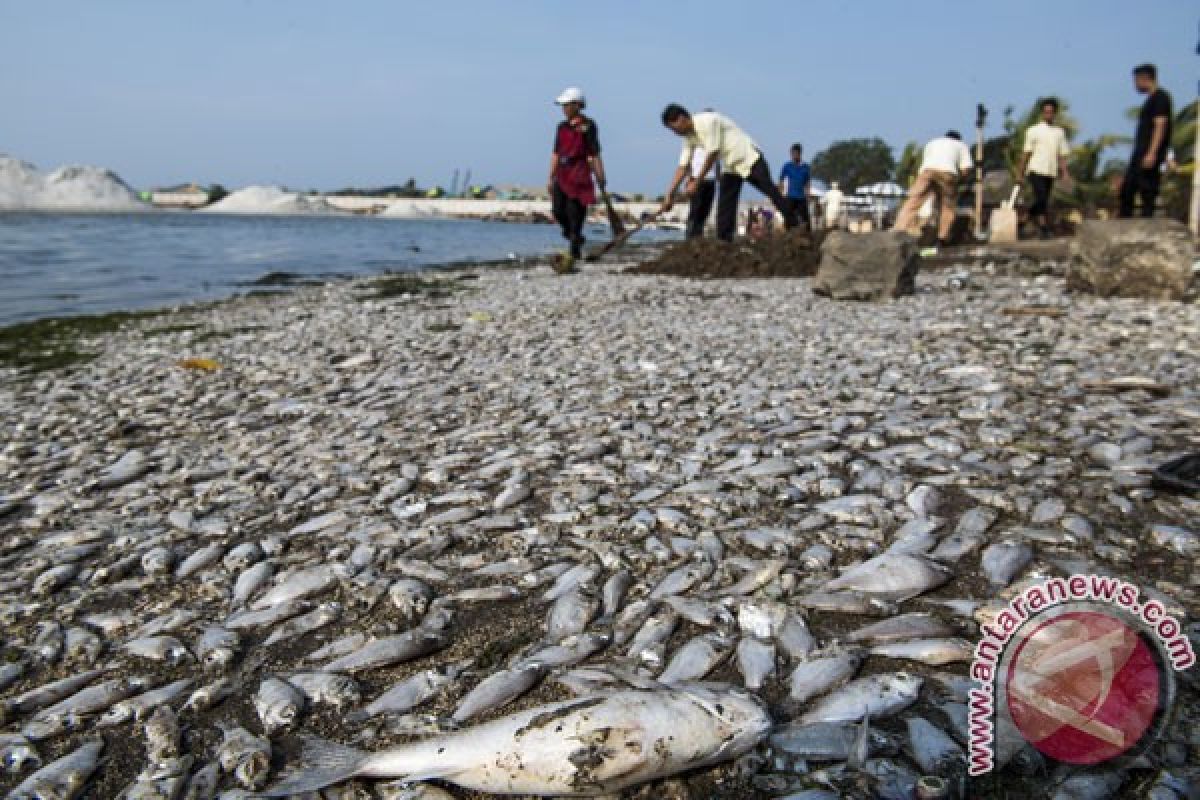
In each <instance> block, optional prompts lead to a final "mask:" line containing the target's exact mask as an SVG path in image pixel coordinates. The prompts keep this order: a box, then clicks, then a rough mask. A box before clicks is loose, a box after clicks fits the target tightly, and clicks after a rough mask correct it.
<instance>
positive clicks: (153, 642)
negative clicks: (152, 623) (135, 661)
mask: <svg viewBox="0 0 1200 800" xmlns="http://www.w3.org/2000/svg"><path fill="white" fill-rule="evenodd" d="M121 649H122V650H124V651H125V652H127V653H129V654H130V655H132V656H137V657H138V658H146V659H149V660H151V661H164V662H166V663H168V664H172V665H175V664H182V663H183V662H184V661H190V660H191V658H192V654H191V652H190V651H189V650H188V649H187V648H186V647H185V646H184V644H183V642H181V641H179V640H178V639H176V638H175V637H174V636H145V637H143V638H141V639H133V640H130V641H128V642H126V643H125V644H123V645H121Z"/></svg>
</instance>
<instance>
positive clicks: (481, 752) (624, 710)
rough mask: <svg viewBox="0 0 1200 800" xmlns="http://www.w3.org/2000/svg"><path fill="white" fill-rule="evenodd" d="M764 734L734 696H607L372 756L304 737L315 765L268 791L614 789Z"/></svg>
mask: <svg viewBox="0 0 1200 800" xmlns="http://www.w3.org/2000/svg"><path fill="white" fill-rule="evenodd" d="M769 728H770V719H769V718H768V717H767V715H766V712H765V711H764V710H763V708H762V706H761V705H759V703H758V701H757V700H755V699H754V698H753V697H751V696H749V695H746V694H743V693H741V692H733V691H717V690H710V689H702V688H700V687H689V688H688V689H687V690H660V691H636V690H635V691H624V692H615V693H612V694H607V695H601V696H597V697H588V698H579V699H575V700H569V701H566V702H563V703H552V704H550V705H546V706H539V707H535V708H531V709H528V710H526V711H523V712H520V713H517V714H513V715H510V716H507V717H502V718H500V719H497V720H494V721H492V722H489V723H485V724H483V725H479V726H477V727H474V728H469V729H467V730H465V731H462V732H459V733H453V734H448V735H444V736H435V737H432V738H430V739H427V740H424V741H418V742H415V743H413V744H410V745H406V746H402V747H399V748H395V749H393V750H387V751H383V752H381V753H375V754H368V753H363V752H360V751H357V750H352V749H350V748H346V747H342V746H339V745H334V744H332V743H329V742H323V741H320V740H312V739H310V740H307V741H306V742H305V752H304V753H303V754H302V755H301V758H300V763H301V764H307V765H319V766H312V767H303V766H302V767H300V768H299V769H298V770H297V771H296V772H295V773H293V774H292V775H290V776H289V777H287V778H285V779H284V780H283V781H281V782H280V783H279V784H276V785H275V786H273V787H271V788H270V789H268V790H267V792H266V794H267V796H271V797H282V796H286V795H290V794H297V793H300V792H306V791H314V790H316V789H320V788H322V787H325V786H329V785H331V784H335V783H340V782H342V781H345V780H347V779H349V778H352V777H356V776H361V777H376V778H387V777H408V778H410V779H412V778H414V777H416V776H420V778H421V779H433V778H436V779H441V780H445V781H448V782H450V783H454V784H456V785H458V786H462V787H464V788H467V789H476V790H479V791H483V792H502V793H509V794H555V795H564V796H581V795H593V794H596V793H606V792H617V791H620V790H621V789H624V788H626V787H628V786H634V785H637V784H640V783H644V782H647V781H651V780H656V779H659V778H663V777H667V776H669V775H674V774H677V773H679V772H682V771H685V770H689V769H695V768H698V767H701V766H707V765H710V764H713V763H717V762H720V761H725V760H728V759H731V758H736V757H737V756H739V755H741V754H742V753H744V752H746V751H747V750H749V749H750V748H752V747H754V746H755V745H756V744H758V742H759V741H761V739H762V738H763V737H764V736H765V735H766V733H767V731H768V730H769ZM663 743H668V744H667V745H666V746H663ZM497 767H499V768H497Z"/></svg>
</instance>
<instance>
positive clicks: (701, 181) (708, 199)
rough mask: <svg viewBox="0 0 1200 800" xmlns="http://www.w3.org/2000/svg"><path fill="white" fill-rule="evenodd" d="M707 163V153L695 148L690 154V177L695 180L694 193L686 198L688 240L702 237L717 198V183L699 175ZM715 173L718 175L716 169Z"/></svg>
mask: <svg viewBox="0 0 1200 800" xmlns="http://www.w3.org/2000/svg"><path fill="white" fill-rule="evenodd" d="M707 161H708V151H707V150H705V149H704V148H703V147H697V148H696V150H695V152H693V153H692V172H691V177H693V178H695V179H696V191H694V192H692V194H691V196H690V197H689V198H688V215H687V228H686V231H687V233H686V234H685V235H686V237H687V238H688V239H699V238H700V237H701V236H703V235H704V226H705V225H707V224H708V217H709V215H710V214H711V213H712V207H713V200H715V199H716V197H717V181H716V179H715V178H713V177H708V176H705V175H701V173H700V170H702V169H703V168H704V164H705V163H706V162H707ZM716 172H717V173H718V174H719V173H720V168H719V167H718V168H717V170H716Z"/></svg>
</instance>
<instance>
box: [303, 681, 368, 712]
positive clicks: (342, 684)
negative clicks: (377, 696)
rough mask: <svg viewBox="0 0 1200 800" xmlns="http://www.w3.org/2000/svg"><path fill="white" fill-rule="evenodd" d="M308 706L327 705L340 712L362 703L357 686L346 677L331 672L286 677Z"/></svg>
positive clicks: (360, 693)
mask: <svg viewBox="0 0 1200 800" xmlns="http://www.w3.org/2000/svg"><path fill="white" fill-rule="evenodd" d="M287 682H288V683H289V684H291V685H292V686H294V687H295V688H296V689H297V690H299V691H300V693H301V694H303V695H304V699H305V700H307V701H308V703H309V704H310V705H328V706H333V708H334V709H336V710H338V711H342V710H344V709H346V708H348V707H350V706H356V705H358V704H359V703H360V702H362V692H361V691H360V690H359V688H358V684H357V683H356V682H355V681H354V679H353V678H351V677H350V676H348V675H338V674H336V673H333V672H296V673H293V674H291V675H288V676H287Z"/></svg>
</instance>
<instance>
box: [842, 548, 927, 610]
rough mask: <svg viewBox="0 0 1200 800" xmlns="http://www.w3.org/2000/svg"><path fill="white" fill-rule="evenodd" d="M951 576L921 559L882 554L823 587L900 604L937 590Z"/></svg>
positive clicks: (900, 554) (911, 555)
mask: <svg viewBox="0 0 1200 800" xmlns="http://www.w3.org/2000/svg"><path fill="white" fill-rule="evenodd" d="M950 574H951V573H950V570H948V569H947V568H946V567H943V566H942V565H941V564H938V563H936V562H934V561H930V560H929V559H927V558H924V557H922V556H918V555H913V554H910V553H884V554H882V555H879V556H876V557H875V558H871V559H868V560H866V561H864V562H862V563H861V564H858V565H857V566H854V567H851V568H850V569H848V570H846V571H845V572H843V573H842V574H841V575H840V576H838V577H837V578H834V579H833V580H832V581H830V582H829V583H827V584H826V585H825V587H826V589H829V590H833V591H837V590H842V591H851V592H864V593H867V594H870V595H873V596H876V597H881V598H883V599H886V600H893V601H902V600H907V599H909V598H910V597H916V596H917V595H919V594H923V593H925V592H927V591H929V590H931V589H936V588H937V587H938V586H941V585H942V584H943V583H945V582H946V581H948V580H950Z"/></svg>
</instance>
